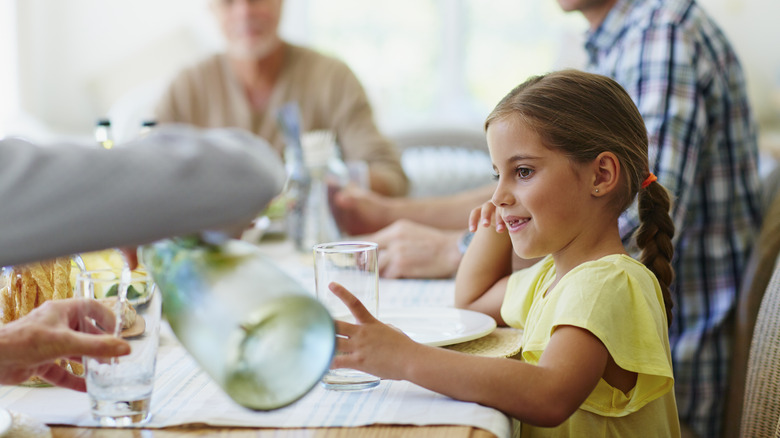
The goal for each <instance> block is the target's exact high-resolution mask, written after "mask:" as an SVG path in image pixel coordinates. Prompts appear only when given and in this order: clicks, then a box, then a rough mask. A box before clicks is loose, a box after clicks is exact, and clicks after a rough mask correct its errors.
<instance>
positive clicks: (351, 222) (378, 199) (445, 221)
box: [336, 184, 495, 235]
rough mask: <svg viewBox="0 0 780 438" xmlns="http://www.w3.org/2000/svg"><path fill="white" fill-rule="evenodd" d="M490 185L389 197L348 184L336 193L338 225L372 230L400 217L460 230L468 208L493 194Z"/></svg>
mask: <svg viewBox="0 0 780 438" xmlns="http://www.w3.org/2000/svg"><path fill="white" fill-rule="evenodd" d="M494 189H495V186H494V185H493V184H490V185H487V186H482V187H477V188H475V189H472V190H467V191H464V192H460V193H455V194H452V195H448V196H439V197H426V198H406V197H404V198H391V197H387V196H382V195H378V194H376V193H373V192H370V191H366V190H360V189H358V188H354V187H348V188H346V189H344V190H341V191H340V192H339V193H338V194H337V195H336V205H337V206H338V209H339V218H340V220H339V226H340V227H341V228H342V229H343V230H344V231H346V232H347V233H349V234H353V235H355V234H367V233H374V232H376V231H379V230H380V229H382V228H384V227H386V226H388V225H390V224H392V223H393V222H395V221H397V220H399V219H407V220H410V221H413V222H417V223H419V224H422V225H427V226H429V227H436V228H440V229H443V230H463V231H465V230H466V228H467V226H468V218H469V213H470V212H471V210H472V209H473V208H475V207H477V206H480V205H482V204H483V203H484V202H485V201H487V200H489V199H490V197H491V196H492V195H493V190H494Z"/></svg>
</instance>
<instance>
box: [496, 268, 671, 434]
mask: <svg viewBox="0 0 780 438" xmlns="http://www.w3.org/2000/svg"><path fill="white" fill-rule="evenodd" d="M554 279H555V265H554V264H553V259H552V257H551V256H548V257H546V258H545V259H543V260H541V261H540V262H539V263H537V264H535V265H534V266H532V267H530V268H528V269H524V270H522V271H518V272H516V273H514V274H513V275H512V276H511V277H510V279H509V283H508V284H507V291H506V296H505V298H504V303H503V305H502V306H501V316H502V318H503V319H504V321H506V323H507V324H509V325H510V326H512V327H517V328H521V329H523V350H522V353H521V355H522V360H524V361H525V362H528V363H531V364H536V363H538V362H539V358H540V357H541V355H542V352H543V351H544V349H545V347H546V346H547V343H548V342H549V340H550V336H551V335H552V333H553V332H554V331H555V328H556V327H558V326H561V325H570V326H575V327H580V328H582V329H584V330H588V331H589V332H591V333H592V334H593V335H594V336H596V337H597V338H599V340H601V342H602V343H603V344H604V345H605V346H606V347H607V350H608V351H609V354H610V355H611V356H612V358H613V359H614V361H615V363H617V364H618V366H620V367H621V368H623V369H625V370H628V371H633V372H635V373H637V374H638V377H637V383H636V386H635V387H634V388H633V389H632V390H631V391H629V392H628V393H627V394H626V393H623V392H622V391H621V390H619V389H617V388H614V387H612V386H610V385H609V384H608V383H607V382H606V381H604V380H603V379H600V380H599V382H598V384H597V386H596V388H595V389H594V390H593V392H592V393H591V394H590V395H589V396H588V398H587V399H586V400H585V402H584V403H583V404H582V406H580V408H579V409H578V410H577V411H576V412H575V413H574V414H573V415H572V416H571V417H569V419H567V420H566V421H565V422H564V423H563V424H561V425H560V426H558V427H555V428H543V427H535V426H532V425H528V424H522V425H520V429H521V430H520V431H518V433H520V435H521V436H523V437H569V436H577V437H580V436H581V437H634V436H642V437H665V438H666V437H678V436H679V435H680V426H679V420H678V418H677V407H676V402H675V398H674V391H673V390H672V389H673V385H674V379H673V376H672V359H671V351H670V347H669V337H668V330H667V319H666V312H665V310H664V304H663V296H662V294H661V288H660V286H659V284H658V280H656V278H655V275H653V273H652V272H650V270H648V269H647V268H646V267H645V266H644V265H642V264H641V263H639V262H637V261H636V260H634V259H632V258H631V257H628V256H625V255H618V254H615V255H609V256H606V257H603V258H601V259H599V260H595V261H591V262H586V263H583V264H581V265H579V266H577V267H576V268H574V269H572V270H571V271H570V272H569V273H567V274H566V275H565V276H564V277H563V278H562V279H561V280H560V281H559V282H558V284H557V285H556V286H555V287H554V288H553V289H552V290H550V291H549V292H548V293H547V294H546V295H545V291H547V289H548V288H549V286H550V284H552V282H553V280H554Z"/></svg>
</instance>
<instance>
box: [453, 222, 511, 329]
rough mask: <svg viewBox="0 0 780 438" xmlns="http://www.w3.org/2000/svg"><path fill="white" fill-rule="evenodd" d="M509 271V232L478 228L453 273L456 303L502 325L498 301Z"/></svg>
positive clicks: (503, 291)
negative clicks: (483, 314)
mask: <svg viewBox="0 0 780 438" xmlns="http://www.w3.org/2000/svg"><path fill="white" fill-rule="evenodd" d="M511 273H512V242H511V241H510V240H509V234H508V233H505V232H503V233H499V232H496V230H495V229H494V228H493V227H492V226H483V227H479V228H478V229H477V230H476V233H475V234H474V238H473V239H472V241H471V243H470V244H469V247H468V249H467V250H466V253H465V254H463V258H462V259H461V262H460V266H459V267H458V272H457V274H456V275H455V306H456V307H459V308H462V309H469V310H476V311H478V312H482V313H485V314H488V315H490V316H492V317H493V318H494V319H495V320H496V321H497V322H498V323H499V324H502V325H503V320H502V319H501V315H500V310H501V303H502V302H503V300H504V293H505V292H506V284H507V281H508V276H509V274H511Z"/></svg>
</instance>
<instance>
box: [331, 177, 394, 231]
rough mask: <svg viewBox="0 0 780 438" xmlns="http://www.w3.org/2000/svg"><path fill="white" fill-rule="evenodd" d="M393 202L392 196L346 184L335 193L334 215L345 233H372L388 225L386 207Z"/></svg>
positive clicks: (388, 219) (389, 221)
mask: <svg viewBox="0 0 780 438" xmlns="http://www.w3.org/2000/svg"><path fill="white" fill-rule="evenodd" d="M393 202H395V201H394V200H393V199H392V198H389V197H386V196H382V195H380V194H378V193H376V192H372V191H370V190H365V189H361V188H359V187H356V186H347V187H344V188H343V189H341V190H339V191H338V193H336V196H335V204H336V211H335V212H334V217H335V218H336V222H337V223H338V225H339V228H341V230H342V231H344V232H346V233H347V234H351V235H358V234H366V233H374V232H376V231H379V230H380V229H382V228H384V227H386V226H388V225H390V223H391V221H392V219H391V217H390V216H389V215H388V209H389V208H390V206H391V205H392V204H393Z"/></svg>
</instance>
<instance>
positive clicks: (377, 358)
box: [331, 284, 609, 427]
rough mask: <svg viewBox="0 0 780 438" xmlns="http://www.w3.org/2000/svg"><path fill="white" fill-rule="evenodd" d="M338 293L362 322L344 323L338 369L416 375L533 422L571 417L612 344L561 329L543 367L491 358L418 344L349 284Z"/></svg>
mask: <svg viewBox="0 0 780 438" xmlns="http://www.w3.org/2000/svg"><path fill="white" fill-rule="evenodd" d="M331 290H332V291H333V292H334V293H335V294H336V295H337V296H338V297H339V298H341V300H342V301H344V303H345V304H346V305H347V307H349V308H350V311H351V312H352V314H353V315H355V319H356V321H357V322H358V324H357V325H355V324H349V323H346V322H342V321H337V322H336V330H337V333H338V334H339V335H340V337H339V338H338V340H337V349H338V351H339V353H342V354H339V355H337V356H336V357H335V358H334V360H333V364H332V367H333V368H353V369H359V370H361V371H365V372H367V373H371V374H373V375H376V376H379V377H381V378H384V379H398V380H408V381H410V382H413V383H415V384H417V385H420V386H423V387H425V388H428V389H430V390H432V391H435V392H438V393H441V394H444V395H447V396H449V397H452V398H455V399H458V400H464V401H471V402H476V403H479V404H482V405H485V406H490V407H493V408H496V409H498V410H500V411H502V412H505V413H506V414H508V415H510V416H512V417H514V418H517V419H518V420H520V421H523V422H525V423H529V424H534V425H537V426H545V427H550V426H556V425H559V424H561V423H562V422H563V421H565V420H566V419H567V418H569V417H570V416H571V415H572V414H573V413H574V412H575V411H576V410H577V408H579V407H580V405H582V403H583V402H584V401H585V399H586V398H587V397H588V395H589V394H590V393H591V392H592V391H593V389H594V388H595V387H596V384H597V383H598V380H599V378H600V377H601V376H602V375H603V374H604V370H605V368H606V365H607V359H608V357H609V355H608V353H607V349H606V347H604V345H603V344H602V343H601V341H599V340H598V338H596V337H595V336H593V335H592V334H591V333H590V332H588V331H586V330H583V329H580V328H576V327H572V326H561V327H558V328H557V329H556V330H555V332H554V333H553V335H552V337H551V339H550V342H549V344H548V346H547V348H546V349H545V351H544V353H542V356H541V358H540V361H539V364H538V365H531V364H528V363H525V362H522V361H519V360H514V359H503V358H487V357H479V356H472V355H467V354H463V353H458V352H455V351H452V350H446V349H443V348H436V347H428V346H425V345H422V344H418V343H415V342H414V341H412V340H411V339H409V338H408V337H407V336H405V335H404V334H403V333H400V332H399V331H398V330H395V329H393V328H391V327H389V326H387V325H385V324H382V323H381V322H379V321H377V320H376V319H375V318H374V317H372V316H371V314H370V313H368V311H367V310H366V309H365V308H364V307H363V306H362V304H360V302H359V301H358V300H357V299H356V298H355V297H354V296H352V295H351V294H350V293H349V292H347V291H346V289H344V288H343V287H341V286H339V285H336V284H332V285H331Z"/></svg>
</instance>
